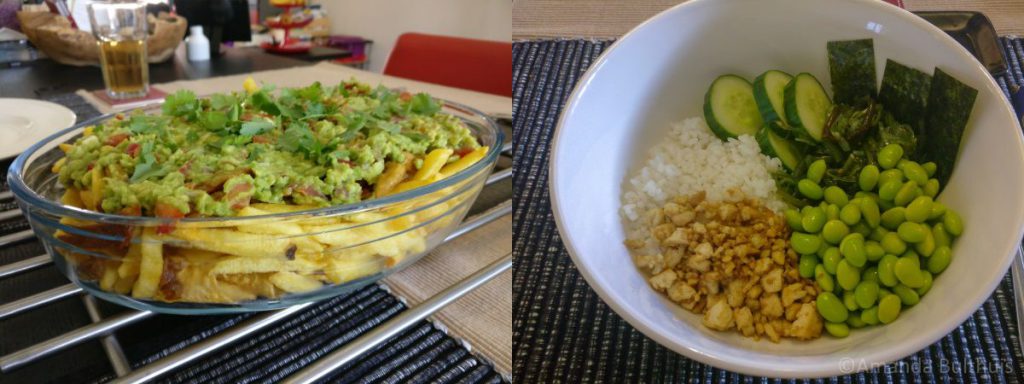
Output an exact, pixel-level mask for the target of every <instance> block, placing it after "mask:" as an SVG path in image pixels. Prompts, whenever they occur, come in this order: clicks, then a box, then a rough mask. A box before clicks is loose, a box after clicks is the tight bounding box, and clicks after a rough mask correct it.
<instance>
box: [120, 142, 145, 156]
mask: <svg viewBox="0 0 1024 384" xmlns="http://www.w3.org/2000/svg"><path fill="white" fill-rule="evenodd" d="M141 149H142V146H140V145H139V143H131V144H128V148H125V149H124V151H125V152H127V153H128V156H131V157H138V156H139V150H141Z"/></svg>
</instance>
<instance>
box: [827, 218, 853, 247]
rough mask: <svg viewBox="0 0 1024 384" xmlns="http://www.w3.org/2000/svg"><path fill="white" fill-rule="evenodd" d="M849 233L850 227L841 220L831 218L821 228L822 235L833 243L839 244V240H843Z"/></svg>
mask: <svg viewBox="0 0 1024 384" xmlns="http://www.w3.org/2000/svg"><path fill="white" fill-rule="evenodd" d="M849 233H850V228H849V227H847V226H846V224H844V223H843V222H842V221H839V220H829V221H828V222H827V223H825V226H824V227H823V228H822V229H821V237H823V238H824V239H825V241H827V242H828V243H829V244H832V245H836V244H839V242H840V241H842V240H843V238H844V237H846V235H848V234H849Z"/></svg>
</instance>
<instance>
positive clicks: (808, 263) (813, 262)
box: [797, 255, 818, 279]
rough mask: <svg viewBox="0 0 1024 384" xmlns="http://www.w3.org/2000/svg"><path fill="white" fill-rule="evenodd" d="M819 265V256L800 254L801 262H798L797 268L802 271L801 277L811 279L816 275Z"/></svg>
mask: <svg viewBox="0 0 1024 384" xmlns="http://www.w3.org/2000/svg"><path fill="white" fill-rule="evenodd" d="M817 267H818V257H817V256H815V255H800V263H799V264H797V269H798V270H799V271H800V277H803V278H805V279H810V278H813V277H814V269H815V268H817Z"/></svg>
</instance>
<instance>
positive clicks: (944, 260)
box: [928, 246, 953, 275]
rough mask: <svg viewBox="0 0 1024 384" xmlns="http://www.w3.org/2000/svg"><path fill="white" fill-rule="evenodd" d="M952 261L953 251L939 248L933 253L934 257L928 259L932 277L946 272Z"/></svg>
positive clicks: (944, 247)
mask: <svg viewBox="0 0 1024 384" xmlns="http://www.w3.org/2000/svg"><path fill="white" fill-rule="evenodd" d="M952 261H953V251H952V250H950V249H949V247H946V246H942V247H937V248H935V252H932V257H929V258H928V272H931V273H932V275H938V274H940V273H942V271H945V270H946V267H948V266H949V263H950V262H952Z"/></svg>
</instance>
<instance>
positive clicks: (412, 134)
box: [405, 132, 430, 143]
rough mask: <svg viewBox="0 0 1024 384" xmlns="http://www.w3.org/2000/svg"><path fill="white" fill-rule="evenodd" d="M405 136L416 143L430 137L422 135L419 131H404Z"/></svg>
mask: <svg viewBox="0 0 1024 384" xmlns="http://www.w3.org/2000/svg"><path fill="white" fill-rule="evenodd" d="M405 136H407V137H409V139H411V140H412V141H414V142H417V143H420V142H424V141H427V140H429V139H430V137H428V136H427V135H424V134H422V133H419V132H406V133H405Z"/></svg>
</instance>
